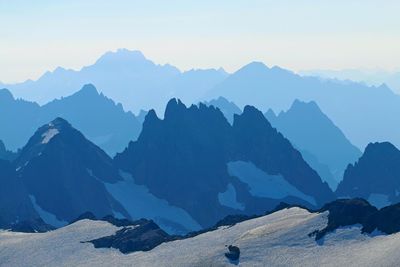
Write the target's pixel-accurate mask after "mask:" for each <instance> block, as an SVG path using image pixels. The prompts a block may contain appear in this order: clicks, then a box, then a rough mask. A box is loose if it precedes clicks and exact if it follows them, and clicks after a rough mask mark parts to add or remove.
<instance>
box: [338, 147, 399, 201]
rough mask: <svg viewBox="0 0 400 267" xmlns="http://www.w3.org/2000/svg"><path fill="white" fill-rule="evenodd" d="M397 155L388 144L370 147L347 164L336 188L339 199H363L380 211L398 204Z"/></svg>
mask: <svg viewBox="0 0 400 267" xmlns="http://www.w3.org/2000/svg"><path fill="white" fill-rule="evenodd" d="M399 177H400V151H399V150H398V149H397V148H396V147H395V146H394V145H392V144H391V143H389V142H383V143H371V144H369V145H368V146H367V148H366V149H365V151H364V153H363V155H362V156H361V157H360V158H359V160H358V161H357V162H356V163H354V164H350V165H349V166H348V167H347V169H346V171H345V173H344V177H343V181H342V182H341V183H340V184H339V186H338V188H337V191H336V194H337V196H339V197H349V196H350V197H362V198H364V199H367V200H368V201H369V202H370V203H371V204H372V205H374V206H376V207H378V208H380V207H383V206H387V205H390V204H394V203H398V202H400V194H399V192H400V179H399Z"/></svg>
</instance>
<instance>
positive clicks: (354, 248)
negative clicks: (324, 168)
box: [0, 208, 400, 266]
mask: <svg viewBox="0 0 400 267" xmlns="http://www.w3.org/2000/svg"><path fill="white" fill-rule="evenodd" d="M327 216H328V213H327V212H324V213H321V214H317V213H310V212H308V211H306V210H303V209H300V208H290V209H285V210H281V211H278V212H276V213H274V214H271V215H267V216H263V217H260V218H256V219H252V220H248V221H245V222H242V223H239V224H237V225H235V226H232V227H221V228H219V229H217V230H215V231H212V232H207V233H204V234H201V235H198V236H196V237H193V238H189V239H185V240H178V241H173V242H169V243H164V244H162V245H160V246H158V247H156V248H154V249H153V250H151V251H149V252H135V253H131V254H127V255H124V254H122V253H120V252H119V251H118V250H116V249H104V248H103V249H95V248H94V247H93V245H92V244H91V243H81V242H80V241H87V240H91V239H95V238H99V237H102V236H107V235H111V234H113V233H114V232H115V231H116V230H118V229H119V228H118V227H115V226H113V225H111V224H109V223H107V222H102V221H90V220H82V221H79V222H76V223H74V224H72V225H69V226H66V227H63V228H61V229H58V230H55V231H52V232H48V233H42V234H40V233H35V234H24V233H12V232H6V231H2V232H0V265H1V266H229V265H231V264H232V265H233V264H238V265H240V266H398V262H399V261H400V253H399V248H400V234H394V235H388V236H386V235H377V236H367V235H362V234H361V233H360V228H359V227H358V226H353V227H349V228H342V229H338V230H337V231H336V232H334V233H330V234H328V235H326V236H325V238H324V239H323V240H321V241H319V242H316V241H315V240H314V238H310V237H309V236H308V233H310V232H312V231H314V230H316V229H322V228H323V227H325V226H326V223H327ZM231 244H233V245H235V246H238V247H239V248H240V251H241V254H240V259H239V263H230V262H229V261H228V259H227V258H226V257H225V256H224V253H225V252H226V251H227V248H226V247H225V246H226V245H231Z"/></svg>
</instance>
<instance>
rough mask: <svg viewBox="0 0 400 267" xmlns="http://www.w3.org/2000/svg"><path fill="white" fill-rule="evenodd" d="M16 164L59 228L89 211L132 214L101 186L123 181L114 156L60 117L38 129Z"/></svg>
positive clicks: (38, 204)
mask: <svg viewBox="0 0 400 267" xmlns="http://www.w3.org/2000/svg"><path fill="white" fill-rule="evenodd" d="M14 164H15V166H16V170H17V174H18V176H19V177H20V179H21V180H22V181H23V183H24V185H25V186H26V188H27V191H28V193H29V195H30V197H31V200H32V203H33V204H34V206H35V209H36V210H37V211H38V213H39V214H40V215H41V216H45V217H46V216H47V217H48V218H51V221H49V220H50V219H49V220H46V219H45V218H43V219H44V220H45V222H46V223H49V224H51V225H53V226H60V225H62V224H63V223H65V222H68V221H71V220H72V219H74V218H76V217H78V216H79V215H80V214H82V213H83V212H86V211H91V212H93V213H94V214H95V215H96V216H105V215H110V214H116V215H119V214H122V215H123V216H126V217H129V215H128V214H127V212H126V211H125V210H124V208H123V207H122V206H121V205H120V204H119V203H118V202H117V201H116V200H115V199H113V197H112V196H111V195H110V194H109V193H108V191H107V190H106V188H105V186H104V184H103V182H108V183H115V182H117V181H119V180H121V177H120V176H119V174H118V170H117V169H116V168H115V167H114V166H113V163H112V159H111V158H110V157H109V156H107V154H106V153H105V152H103V151H102V150H101V149H100V148H98V147H97V146H96V145H94V144H92V143H91V142H90V141H88V140H87V139H86V138H85V137H84V136H83V135H82V134H81V133H80V132H79V131H77V130H75V129H74V128H73V127H72V126H71V125H70V124H69V123H68V122H67V121H65V120H64V119H62V118H57V119H55V120H53V121H51V122H50V123H48V124H46V125H44V126H42V127H40V128H39V129H38V130H37V131H36V133H35V134H34V135H33V136H32V137H31V138H30V139H29V141H28V143H27V144H26V145H25V146H24V148H23V149H22V150H21V153H20V154H19V156H18V158H17V159H16V160H15V162H14ZM49 214H50V215H49Z"/></svg>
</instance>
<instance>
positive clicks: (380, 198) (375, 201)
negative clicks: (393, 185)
mask: <svg viewBox="0 0 400 267" xmlns="http://www.w3.org/2000/svg"><path fill="white" fill-rule="evenodd" d="M368 202H369V203H371V205H373V206H375V207H377V208H378V209H380V208H383V207H386V206H389V205H391V204H392V203H391V202H390V200H389V197H388V196H387V195H384V194H376V193H371V194H370V195H369V197H368Z"/></svg>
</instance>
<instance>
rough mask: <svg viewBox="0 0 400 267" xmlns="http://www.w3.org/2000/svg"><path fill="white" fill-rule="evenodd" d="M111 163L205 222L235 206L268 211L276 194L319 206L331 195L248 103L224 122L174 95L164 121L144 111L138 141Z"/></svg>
mask: <svg viewBox="0 0 400 267" xmlns="http://www.w3.org/2000/svg"><path fill="white" fill-rule="evenodd" d="M115 162H116V164H117V166H118V167H119V168H121V169H122V170H124V171H126V172H129V173H131V174H132V177H134V179H135V181H136V182H138V183H139V184H145V185H146V186H147V187H148V188H149V190H150V192H151V193H153V194H154V195H156V196H158V197H161V198H163V199H166V200H167V201H168V202H170V203H171V204H173V205H176V206H180V207H183V208H184V209H185V210H187V211H188V212H189V213H190V214H191V215H192V216H193V217H194V218H195V219H196V220H197V221H198V222H199V223H200V224H201V225H202V226H203V227H206V226H210V225H212V224H213V223H215V222H216V221H217V220H218V219H220V218H221V217H223V216H225V215H227V214H229V213H232V212H234V211H235V212H242V213H243V212H245V213H259V212H260V209H262V210H263V211H265V210H268V209H272V208H274V207H275V206H276V205H277V204H278V203H279V202H280V201H281V200H282V199H284V200H286V201H288V202H296V201H298V202H301V203H303V204H305V205H309V206H318V205H321V204H322V203H324V202H325V201H327V200H329V199H332V198H333V194H332V192H331V190H330V189H329V187H328V186H327V184H324V183H323V182H322V181H321V179H320V177H319V176H318V174H317V173H316V172H315V171H314V170H312V169H311V168H310V167H309V166H308V165H307V163H306V162H305V161H304V160H303V158H302V157H301V154H300V153H299V152H298V151H297V150H295V149H294V148H293V147H292V146H291V144H290V142H289V141H288V140H287V139H285V138H284V137H283V136H282V135H281V134H280V133H278V132H277V131H276V130H275V129H274V128H272V127H271V125H270V124H269V122H268V121H267V120H266V119H265V117H264V116H263V114H262V113H261V112H260V111H258V110H256V109H255V108H253V107H250V106H246V107H245V109H244V112H243V113H242V114H241V115H235V118H234V122H233V125H230V124H229V123H228V121H227V120H226V118H225V117H224V116H223V114H222V112H221V111H220V110H219V109H217V108H215V107H213V106H210V107H207V106H206V105H204V104H201V103H200V104H199V105H198V106H196V105H192V106H190V107H188V108H187V107H186V106H185V105H184V104H183V103H182V102H181V101H180V100H176V99H173V100H171V101H169V102H168V104H167V108H166V110H165V115H164V119H163V120H161V119H159V118H158V117H157V115H156V113H155V112H154V111H153V110H151V111H149V113H148V114H147V116H146V119H145V121H144V123H143V130H142V133H141V134H140V136H139V138H138V140H137V141H134V142H131V143H130V144H129V146H128V148H127V149H126V150H125V151H124V152H122V153H120V154H117V156H116V157H115ZM254 173H256V176H254ZM254 177H255V178H254ZM269 186H277V188H279V190H278V193H275V192H271V191H270V190H273V189H269V188H268V187H269ZM258 187H261V188H262V189H261V190H258ZM193 189H196V190H193Z"/></svg>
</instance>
